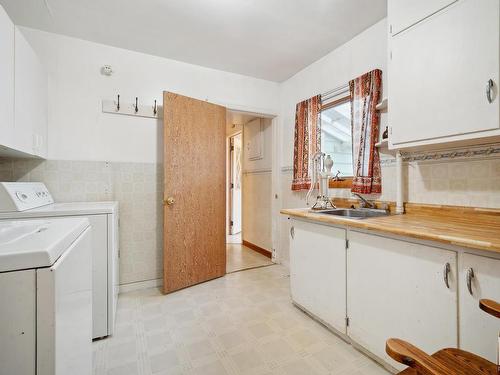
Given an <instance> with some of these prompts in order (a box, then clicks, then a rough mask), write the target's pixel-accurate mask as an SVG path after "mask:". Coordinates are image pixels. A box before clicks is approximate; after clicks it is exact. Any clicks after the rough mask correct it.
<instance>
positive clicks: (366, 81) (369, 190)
mask: <svg viewBox="0 0 500 375" xmlns="http://www.w3.org/2000/svg"><path fill="white" fill-rule="evenodd" d="M381 88H382V71H381V70H379V69H376V70H373V71H371V72H369V73H366V74H363V75H362V76H361V77H358V78H356V79H354V80H352V81H350V82H349V89H350V93H351V126H352V156H353V168H354V177H353V180H352V188H351V191H352V192H353V193H360V194H377V193H381V192H382V178H381V174H380V156H379V153H378V149H377V148H376V147H375V143H377V142H378V137H379V124H380V114H379V113H378V111H377V110H376V108H375V106H376V105H377V103H378V102H379V101H380V96H381Z"/></svg>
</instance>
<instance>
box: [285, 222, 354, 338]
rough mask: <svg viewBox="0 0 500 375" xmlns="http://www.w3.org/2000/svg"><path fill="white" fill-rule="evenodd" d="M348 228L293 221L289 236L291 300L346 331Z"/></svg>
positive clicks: (334, 326) (337, 328) (336, 327)
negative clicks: (346, 245)
mask: <svg viewBox="0 0 500 375" xmlns="http://www.w3.org/2000/svg"><path fill="white" fill-rule="evenodd" d="M345 232H346V231H345V229H338V228H333V227H328V226H325V225H319V224H312V223H308V222H304V221H298V220H293V221H292V229H291V239H290V285H291V293H292V299H293V301H294V302H296V303H297V304H299V305H300V306H302V307H304V308H305V309H307V310H308V311H309V312H310V313H312V314H314V315H315V316H316V317H318V318H320V319H321V320H323V321H324V322H325V323H327V324H329V325H330V326H332V327H333V328H335V329H336V330H338V331H340V332H342V333H344V334H345V317H346V305H345V304H346V275H345V262H346V259H345V253H346V250H345Z"/></svg>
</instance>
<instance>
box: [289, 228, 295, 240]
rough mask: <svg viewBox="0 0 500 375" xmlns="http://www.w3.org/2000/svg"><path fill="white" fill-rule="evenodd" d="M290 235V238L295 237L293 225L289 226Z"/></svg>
mask: <svg viewBox="0 0 500 375" xmlns="http://www.w3.org/2000/svg"><path fill="white" fill-rule="evenodd" d="M290 237H292V239H294V238H295V227H291V228H290Z"/></svg>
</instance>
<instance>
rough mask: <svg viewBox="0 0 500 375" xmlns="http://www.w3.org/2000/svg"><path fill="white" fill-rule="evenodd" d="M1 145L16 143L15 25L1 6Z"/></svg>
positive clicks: (8, 145)
mask: <svg viewBox="0 0 500 375" xmlns="http://www.w3.org/2000/svg"><path fill="white" fill-rule="evenodd" d="M0 46H1V48H2V52H1V53H0V145H2V146H6V147H12V145H13V142H14V24H13V23H12V21H11V20H10V18H9V16H8V15H7V13H6V12H5V11H4V9H3V8H2V6H1V5H0Z"/></svg>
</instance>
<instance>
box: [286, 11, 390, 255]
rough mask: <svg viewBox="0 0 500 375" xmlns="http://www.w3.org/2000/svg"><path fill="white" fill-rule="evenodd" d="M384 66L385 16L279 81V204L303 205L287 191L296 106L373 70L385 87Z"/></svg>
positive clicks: (302, 200) (299, 197) (297, 195)
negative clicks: (286, 78)
mask: <svg viewBox="0 0 500 375" xmlns="http://www.w3.org/2000/svg"><path fill="white" fill-rule="evenodd" d="M386 67H387V22H386V20H385V19H384V20H382V21H380V22H378V23H376V24H375V25H373V26H372V27H370V28H368V29H367V30H365V31H364V32H362V33H361V34H359V35H358V36H356V37H355V38H354V39H352V40H350V41H349V42H347V43H345V44H344V45H342V46H340V47H339V48H337V49H335V50H334V51H332V52H330V53H329V54H328V55H326V56H325V57H323V58H322V59H320V60H318V61H316V62H314V63H313V64H311V65H309V66H308V67H307V68H305V69H303V70H301V71H300V72H298V73H297V74H296V75H294V76H293V77H291V78H290V79H288V80H287V81H285V82H283V83H282V85H281V93H280V96H281V99H280V121H279V126H280V129H279V133H280V135H281V137H280V138H281V142H282V144H281V160H280V166H281V169H282V172H281V178H280V182H281V183H280V188H281V207H287V208H291V207H305V193H297V192H292V191H291V190H290V186H291V182H292V173H293V172H292V170H291V167H292V165H293V135H294V125H295V105H296V104H297V103H298V102H300V101H302V100H304V99H307V98H310V97H311V96H313V95H317V94H321V93H323V92H326V91H329V90H331V89H334V88H336V87H339V86H342V85H345V84H347V83H348V82H349V81H350V80H351V79H353V78H356V77H358V76H360V75H361V74H363V73H366V72H369V71H371V70H373V69H381V70H382V71H383V74H382V78H383V85H384V86H385V82H386ZM383 127H385V125H384V118H382V124H381V128H383ZM342 193H344V194H346V193H348V192H346V191H344V192H342ZM279 221H280V226H279V241H278V244H279V246H278V257H279V261H280V262H282V263H284V264H285V265H287V264H288V259H289V258H288V246H289V242H288V233H289V224H288V220H287V218H286V217H284V216H283V215H281V216H280V219H279Z"/></svg>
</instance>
